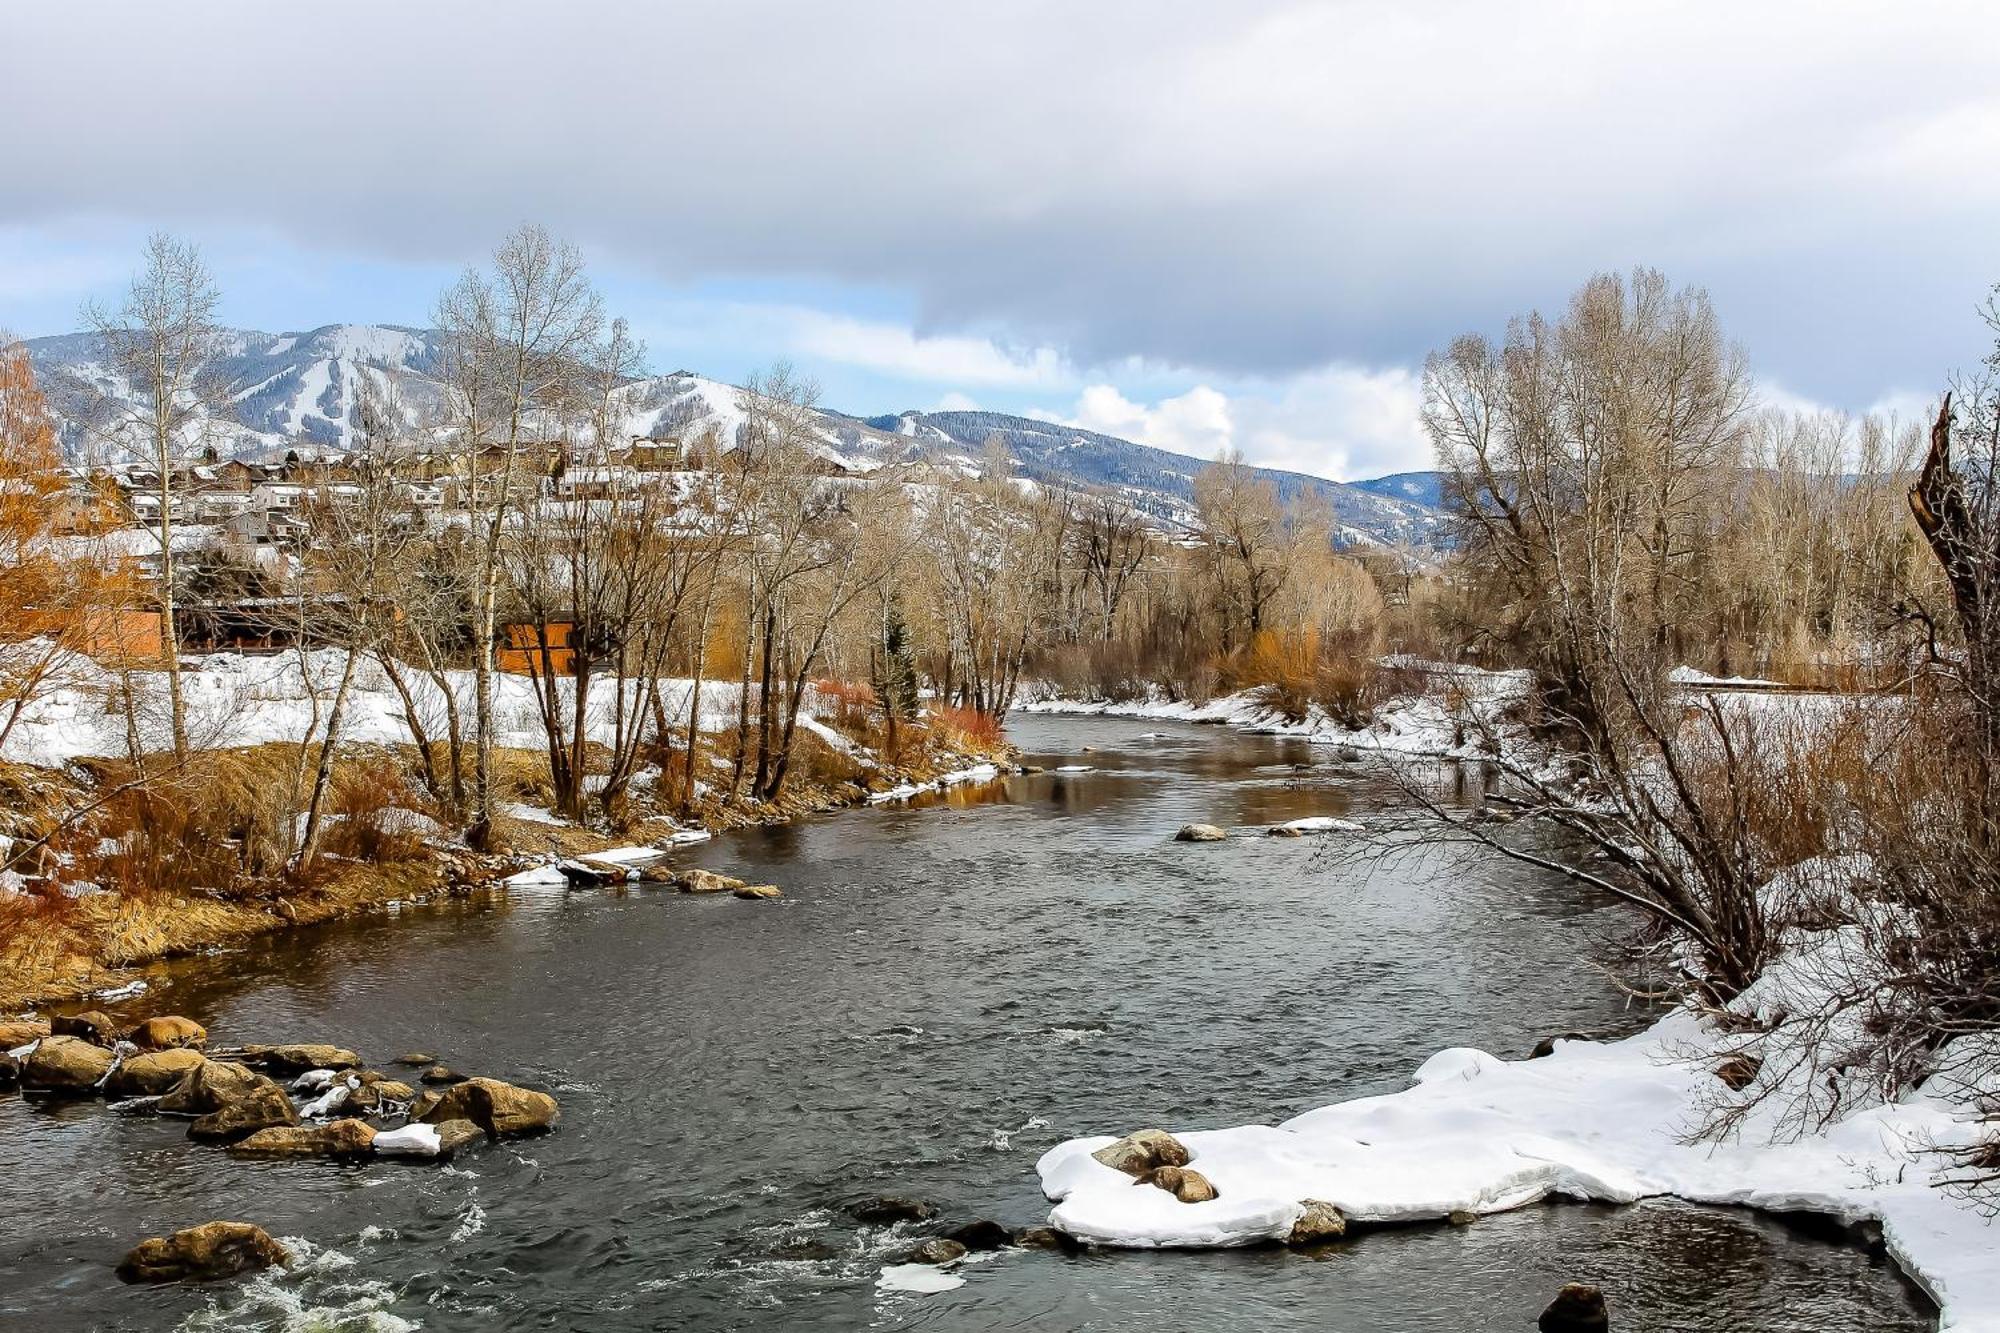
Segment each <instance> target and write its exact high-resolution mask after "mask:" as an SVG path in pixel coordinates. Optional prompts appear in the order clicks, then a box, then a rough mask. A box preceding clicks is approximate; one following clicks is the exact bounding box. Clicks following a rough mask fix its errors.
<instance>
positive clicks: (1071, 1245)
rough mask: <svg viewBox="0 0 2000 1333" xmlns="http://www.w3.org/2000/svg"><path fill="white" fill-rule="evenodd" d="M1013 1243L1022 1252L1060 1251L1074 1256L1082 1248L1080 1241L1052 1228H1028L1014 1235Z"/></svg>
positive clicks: (1065, 1232)
mask: <svg viewBox="0 0 2000 1333" xmlns="http://www.w3.org/2000/svg"><path fill="white" fill-rule="evenodd" d="M1014 1243H1015V1244H1016V1245H1018V1246H1020V1247H1021V1248H1022V1249H1024V1250H1061V1251H1062V1252H1063V1253H1064V1254H1075V1253H1076V1252H1077V1251H1078V1250H1081V1249H1082V1248H1083V1242H1082V1241H1080V1240H1078V1239H1077V1238H1076V1237H1075V1236H1072V1235H1070V1234H1069V1233H1068V1232H1067V1231H1057V1230H1056V1229H1055V1228H1054V1227H1028V1228H1027V1229H1026V1230H1023V1231H1019V1232H1016V1233H1015V1235H1014Z"/></svg>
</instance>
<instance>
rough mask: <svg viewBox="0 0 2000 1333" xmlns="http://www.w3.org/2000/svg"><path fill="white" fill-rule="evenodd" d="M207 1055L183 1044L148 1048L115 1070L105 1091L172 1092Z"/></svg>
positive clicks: (151, 1094)
mask: <svg viewBox="0 0 2000 1333" xmlns="http://www.w3.org/2000/svg"><path fill="white" fill-rule="evenodd" d="M207 1058H208V1057H207V1056H205V1055H203V1054H202V1053H201V1052H200V1051H191V1050H186V1049H184V1048H181V1047H175V1048H173V1049H170V1050H164V1051H145V1052H143V1053H141V1054H139V1055H135V1056H133V1057H131V1058H130V1059H128V1060H126V1061H125V1062H124V1063H122V1064H120V1065H119V1066H118V1068H116V1069H114V1070H112V1071H111V1077H110V1078H108V1079H106V1080H104V1091H105V1093H106V1094H107V1095H109V1096H112V1097H158V1096H160V1095H162V1094H164V1093H168V1092H172V1091H173V1090H174V1088H175V1087H176V1086H178V1085H179V1083H180V1081H181V1080H182V1079H184V1078H186V1077H187V1076H188V1075H189V1074H191V1073H193V1072H194V1071H195V1069H197V1068H198V1067H199V1066H200V1065H201V1064H202V1063H203V1062H204V1061H206V1060H207Z"/></svg>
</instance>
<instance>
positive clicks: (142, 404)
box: [83, 234, 222, 764]
mask: <svg viewBox="0 0 2000 1333" xmlns="http://www.w3.org/2000/svg"><path fill="white" fill-rule="evenodd" d="M221 300H222V297H221V293H220V292H219V291H218V290H217V289H216V286H215V281H214V279H213V278H212V277H211V276H210V275H209V272H208V268H207V266H206V265H205V264H203V262H202V259H201V253H200V251H199V250H197V249H196V248H195V247H194V246H193V245H192V244H189V243H188V242H185V241H178V240H175V239H174V238H173V237H171V236H167V235H165V234H155V235H154V236H152V237H151V238H149V239H148V240H147V242H146V253H145V267H144V268H143V269H142V270H141V271H140V272H139V273H138V274H136V275H135V276H134V277H133V279H132V284H131V287H130V288H129V289H128V290H127V292H126V295H125V300H124V302H123V304H121V305H120V306H119V307H118V309H116V310H115V311H114V310H110V309H107V308H105V307H103V306H99V305H96V304H91V305H86V306H85V307H84V310H83V318H84V320H85V322H86V323H88V324H89V325H90V326H91V328H92V329H93V330H95V331H96V333H97V335H98V337H99V338H100V339H102V340H103V343H104V352H105V359H106V362H107V365H108V367H109V369H110V370H111V371H112V373H113V374H114V375H115V376H116V377H117V379H118V380H120V381H122V382H123V383H124V384H125V385H126V386H127V387H128V388H129V389H130V390H131V396H130V397H129V398H121V397H114V396H112V395H110V394H102V395H100V396H99V399H98V401H97V403H96V404H95V408H96V410H95V412H94V413H93V421H92V425H93V428H94V431H95V433H96V435H97V437H98V438H99V439H101V440H104V441H106V442H108V443H110V444H112V445H113V446H114V447H116V448H119V449H122V450H124V451H126V452H128V453H131V454H134V455H136V456H138V457H140V458H142V459H143V460H144V461H145V463H146V465H147V466H148V467H150V468H151V469H152V471H153V474H154V478H155V480H154V494H155V496H156V498H157V503H158V508H159V513H158V515H157V516H156V523H157V532H158V537H159V542H160V563H159V580H158V583H157V585H156V586H157V592H158V603H159V611H160V636H161V638H162V639H163V640H164V642H165V660H164V662H163V664H162V665H163V666H164V667H165V668H166V672H167V691H168V699H169V707H170V711H171V726H172V730H173V745H174V758H175V762H176V763H179V764H185V763H186V762H187V756H188V727H187V706H186V702H185V700H184V699H183V697H182V693H181V668H180V653H179V640H178V629H177V627H176V625H175V621H174V610H175V597H174V546H173V527H174V503H175V474H176V470H177V469H178V468H179V467H180V466H181V464H182V461H183V460H184V459H186V458H187V457H189V456H190V455H194V454H198V453H200V452H201V448H202V445H203V444H204V443H205V441H206V436H207V433H208V432H209V431H210V430H212V429H213V428H214V426H215V422H216V418H217V416H218V415H219V413H218V409H217V403H218V400H219V393H218V391H217V389H216V387H215V384H214V380H213V378H212V376H211V373H210V372H211V365H212V362H213V360H214V357H215V355H216V352H217V351H218V349H219V346H220V338H221V332H220V330H219V329H218V328H217V326H216V323H215V314H216V308H217V306H218V305H220V303H221Z"/></svg>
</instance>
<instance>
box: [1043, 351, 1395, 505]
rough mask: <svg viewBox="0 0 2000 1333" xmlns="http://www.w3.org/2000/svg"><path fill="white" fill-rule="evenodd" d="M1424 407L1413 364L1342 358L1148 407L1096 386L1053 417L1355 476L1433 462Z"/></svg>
mask: <svg viewBox="0 0 2000 1333" xmlns="http://www.w3.org/2000/svg"><path fill="white" fill-rule="evenodd" d="M1422 405H1423V393H1422V388H1421V385H1420V383H1419V380H1418V378H1417V376H1416V375H1415V374H1414V373H1413V372H1411V371H1409V370H1406V369H1403V368H1401V367H1387V368H1383V369H1368V368H1365V367H1360V366H1344V365H1336V366H1328V367H1326V368H1324V369H1321V370H1317V371H1313V372H1311V373H1309V374H1305V375H1299V376H1295V377H1293V378H1292V379H1289V380H1285V381H1281V382H1279V383H1276V384H1272V385H1269V386H1255V387H1253V388H1250V389H1248V390H1244V391H1239V392H1237V393H1235V394H1225V393H1223V392H1222V391H1220V390H1218V389H1215V388H1213V387H1211V386H1209V385H1206V384H1202V385H1197V386H1195V387H1194V388H1192V389H1190V390H1188V391H1187V392H1185V393H1182V394H1176V395H1174V396H1172V397H1167V398H1162V399H1160V400H1158V401H1157V402H1154V403H1152V404H1150V405H1149V404H1146V403H1140V402H1135V401H1133V400H1132V399H1130V398H1127V397H1126V396H1125V395H1124V394H1123V393H1121V392H1120V391H1119V390H1118V389H1117V388H1116V387H1114V386H1112V385H1109V384H1093V385H1090V386H1089V387H1088V388H1086V389H1084V391H1083V392H1082V394H1080V395H1079V396H1078V398H1077V401H1076V404H1075V406H1074V407H1073V408H1072V409H1071V410H1070V412H1069V413H1067V414H1064V415H1057V414H1046V415H1048V416H1049V418H1050V419H1051V420H1059V421H1062V422H1063V423H1064V424H1066V425H1072V426H1079V427H1082V428H1083V429H1085V430H1094V431H1099V432H1102V433H1103V434H1106V435H1117V436H1122V437H1123V438H1125V439H1130V440H1136V441H1138V442H1139V443H1141V444H1150V445H1153V446H1154V447H1156V448H1160V449H1171V450H1173V451H1174V452H1175V453H1182V454H1188V455H1191V456H1193V457H1196V458H1213V457H1215V456H1216V455H1217V454H1218V453H1220V452H1222V451H1223V450H1225V449H1240V450H1241V451H1242V452H1243V456H1244V457H1245V458H1247V459H1249V460H1250V461H1251V462H1253V463H1256V464H1258V465H1260V466H1263V467H1275V468H1283V469H1285V470H1287V471H1291V472H1306V473H1311V474H1313V475H1315V476H1322V477H1332V478H1335V479H1336V480H1354V479H1357V478H1362V477H1371V476H1379V475H1382V474H1384V473H1389V472H1409V471H1417V470H1422V469H1426V468H1428V467H1430V465H1431V464H1430V457H1431V452H1430V444H1429V442H1428V440H1427V439H1426V438H1425V436H1424V432H1423V425H1422V421H1421V419H1420V417H1419V412H1420V410H1421V408H1422Z"/></svg>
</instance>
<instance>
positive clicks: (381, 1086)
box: [370, 1078, 417, 1102]
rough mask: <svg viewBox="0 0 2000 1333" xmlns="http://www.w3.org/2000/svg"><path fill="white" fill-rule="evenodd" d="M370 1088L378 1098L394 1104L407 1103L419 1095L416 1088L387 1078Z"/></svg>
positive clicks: (395, 1079) (398, 1080)
mask: <svg viewBox="0 0 2000 1333" xmlns="http://www.w3.org/2000/svg"><path fill="white" fill-rule="evenodd" d="M370 1086H372V1087H373V1088H374V1089H375V1095H376V1096H377V1097H380V1098H382V1099H384V1100H387V1101H392V1102H406V1101H409V1100H410V1099H411V1098H412V1097H414V1096H416V1095H417V1090H416V1089H415V1088H413V1087H411V1086H410V1085H409V1084H407V1083H405V1082H403V1081H402V1080H401V1079H398V1078H385V1079H383V1080H382V1081H381V1082H380V1083H375V1084H371V1085H370Z"/></svg>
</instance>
